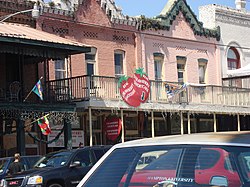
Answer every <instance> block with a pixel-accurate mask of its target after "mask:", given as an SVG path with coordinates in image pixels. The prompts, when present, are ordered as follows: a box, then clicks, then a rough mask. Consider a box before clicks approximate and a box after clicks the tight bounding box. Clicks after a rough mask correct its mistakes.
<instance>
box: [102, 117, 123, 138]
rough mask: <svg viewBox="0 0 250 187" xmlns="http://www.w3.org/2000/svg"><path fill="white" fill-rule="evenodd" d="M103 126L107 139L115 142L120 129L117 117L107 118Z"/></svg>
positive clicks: (119, 121) (120, 124)
mask: <svg viewBox="0 0 250 187" xmlns="http://www.w3.org/2000/svg"><path fill="white" fill-rule="evenodd" d="M104 124H105V126H104V131H105V133H106V137H107V139H109V140H112V141H115V140H116V139H117V138H118V137H119V135H120V133H121V129H122V121H121V119H120V118H118V117H113V118H107V119H106V120H105V123H104Z"/></svg>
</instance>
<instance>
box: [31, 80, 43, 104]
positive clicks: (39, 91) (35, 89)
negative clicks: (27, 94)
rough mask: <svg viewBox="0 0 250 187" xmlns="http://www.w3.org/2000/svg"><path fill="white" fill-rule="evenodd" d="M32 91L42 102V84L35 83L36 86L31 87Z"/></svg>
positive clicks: (39, 82)
mask: <svg viewBox="0 0 250 187" xmlns="http://www.w3.org/2000/svg"><path fill="white" fill-rule="evenodd" d="M32 91H33V92H34V93H35V94H36V95H38V97H39V98H40V99H41V100H43V88H42V84H41V81H40V80H39V81H37V83H36V85H35V86H34V87H33V89H32Z"/></svg>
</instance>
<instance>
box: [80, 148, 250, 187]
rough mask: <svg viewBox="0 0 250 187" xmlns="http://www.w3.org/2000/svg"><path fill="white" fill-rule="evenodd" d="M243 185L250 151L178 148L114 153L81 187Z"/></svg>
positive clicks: (247, 179) (248, 177)
mask: <svg viewBox="0 0 250 187" xmlns="http://www.w3.org/2000/svg"><path fill="white" fill-rule="evenodd" d="M156 152H157V153H159V155H157V154H156ZM147 158H149V159H148V160H147V161H145V159H147ZM142 162H143V164H144V166H143V167H138V166H141V165H142ZM245 182H250V148H246V147H230V146H207V145H204V146H201V145H182V146H180V145H178V146H143V147H133V148H122V149H116V150H114V151H113V152H112V153H111V154H110V155H109V157H107V158H106V159H105V160H104V162H103V163H102V164H101V165H100V166H99V167H98V168H97V169H96V170H95V172H94V173H93V174H92V176H91V177H90V178H89V179H88V180H87V181H86V183H85V184H84V185H83V186H84V187H95V186H109V187H117V186H119V187H123V186H126V187H127V186H131V187H132V186H154V187H156V186H157V187H158V186H168V185H167V184H169V183H170V184H173V185H172V186H185V187H186V186H192V187H193V186H196V185H197V186H198V185H201V186H203V185H204V186H210V185H211V186H212V185H213V184H218V183H219V184H220V185H217V186H228V187H236V186H242V184H243V183H245ZM177 184H178V185H177ZM215 186H216V185H215Z"/></svg>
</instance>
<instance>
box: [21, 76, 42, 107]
mask: <svg viewBox="0 0 250 187" xmlns="http://www.w3.org/2000/svg"><path fill="white" fill-rule="evenodd" d="M42 79H43V76H42V77H40V79H39V80H42ZM39 80H38V81H39ZM33 88H34V87H33ZM33 88H32V89H31V90H30V92H29V93H28V95H27V96H26V97H25V99H24V100H23V102H25V101H26V100H27V99H28V97H29V96H30V94H31V93H32V91H33Z"/></svg>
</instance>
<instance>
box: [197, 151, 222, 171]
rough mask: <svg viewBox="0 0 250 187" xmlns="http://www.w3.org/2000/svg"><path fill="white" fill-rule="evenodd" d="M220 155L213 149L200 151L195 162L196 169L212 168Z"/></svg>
mask: <svg viewBox="0 0 250 187" xmlns="http://www.w3.org/2000/svg"><path fill="white" fill-rule="evenodd" d="M219 158H220V153H219V152H218V151H217V150H213V149H201V150H200V153H199V155H198V158H197V162H196V169H201V170H204V169H209V168H212V167H213V166H214V165H215V164H216V163H217V162H218V160H219Z"/></svg>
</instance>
